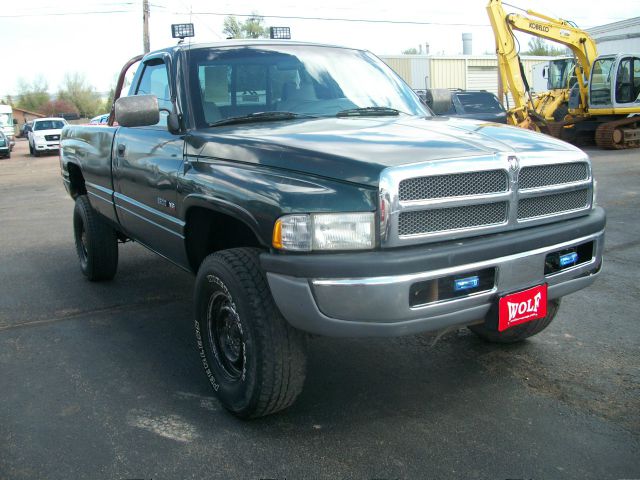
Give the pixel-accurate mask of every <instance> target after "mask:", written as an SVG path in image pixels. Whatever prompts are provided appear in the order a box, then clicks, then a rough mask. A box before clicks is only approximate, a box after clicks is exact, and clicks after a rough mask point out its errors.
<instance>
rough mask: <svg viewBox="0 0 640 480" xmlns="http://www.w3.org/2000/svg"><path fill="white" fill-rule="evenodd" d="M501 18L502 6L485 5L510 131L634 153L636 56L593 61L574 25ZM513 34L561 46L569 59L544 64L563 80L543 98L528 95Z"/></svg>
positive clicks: (638, 94)
mask: <svg viewBox="0 0 640 480" xmlns="http://www.w3.org/2000/svg"><path fill="white" fill-rule="evenodd" d="M523 11H524V12H525V13H526V15H519V14H515V13H509V14H507V13H506V12H505V10H504V9H503V7H502V0H489V3H488V5H487V13H488V14H489V20H490V21H491V27H492V28H493V32H494V35H495V40H496V54H497V56H498V68H499V71H500V78H501V81H502V86H503V89H504V93H505V94H507V93H510V94H511V97H512V98H513V101H514V104H515V105H514V106H513V107H512V108H510V109H509V110H508V112H507V121H508V123H509V124H511V125H516V126H519V127H522V128H528V129H532V130H537V131H541V132H544V133H548V134H550V135H553V136H556V137H560V138H564V139H567V140H570V141H571V140H575V139H577V138H580V137H590V138H593V139H594V140H595V142H596V144H597V145H598V146H600V147H602V148H609V149H622V148H635V147H640V116H633V115H640V54H616V55H601V56H598V52H597V49H596V44H595V42H594V40H593V39H592V38H591V37H590V36H589V35H588V34H587V33H586V32H585V31H583V30H581V29H579V28H578V27H577V26H576V25H575V24H573V23H572V22H569V21H567V20H562V19H556V18H553V17H549V16H547V15H544V14H542V13H538V12H534V11H532V10H523ZM514 31H519V32H525V33H528V34H530V35H534V36H537V37H541V38H544V39H546V40H551V41H553V42H556V43H559V44H561V45H564V46H565V47H567V48H568V49H569V50H571V52H572V54H573V58H572V59H559V60H557V61H555V62H556V63H555V64H554V63H553V62H552V63H551V64H550V72H549V73H551V71H552V68H554V67H558V68H563V72H565V74H564V77H563V78H564V79H565V80H566V81H565V80H563V81H561V82H559V84H556V85H555V86H556V87H558V88H554V89H551V90H549V91H548V92H544V93H542V94H539V95H537V96H536V97H535V98H534V97H533V96H532V95H531V93H530V89H529V85H528V83H527V79H526V77H525V73H524V69H523V66H522V62H521V61H520V56H519V47H518V43H517V39H516V37H515V35H514Z"/></svg>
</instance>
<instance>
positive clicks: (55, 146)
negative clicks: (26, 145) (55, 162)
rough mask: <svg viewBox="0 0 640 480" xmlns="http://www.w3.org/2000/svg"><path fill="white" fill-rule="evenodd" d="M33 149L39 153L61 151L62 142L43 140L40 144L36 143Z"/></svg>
mask: <svg viewBox="0 0 640 480" xmlns="http://www.w3.org/2000/svg"><path fill="white" fill-rule="evenodd" d="M33 147H34V148H35V149H36V150H38V151H39V152H40V151H45V150H59V149H60V141H59V140H54V141H48V140H42V141H39V142H34V144H33Z"/></svg>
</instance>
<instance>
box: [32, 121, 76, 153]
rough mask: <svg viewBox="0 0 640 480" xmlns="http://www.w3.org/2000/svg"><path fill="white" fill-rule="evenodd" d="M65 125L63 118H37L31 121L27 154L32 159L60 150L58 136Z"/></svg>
mask: <svg viewBox="0 0 640 480" xmlns="http://www.w3.org/2000/svg"><path fill="white" fill-rule="evenodd" d="M65 125H67V121H66V120H65V119H64V118H58V117H52V118H38V119H36V120H34V121H33V127H32V131H30V132H29V152H30V153H31V155H33V156H34V157H38V156H40V154H41V153H44V152H50V151H53V150H58V149H59V148H60V134H61V133H62V128H63V127H64V126H65Z"/></svg>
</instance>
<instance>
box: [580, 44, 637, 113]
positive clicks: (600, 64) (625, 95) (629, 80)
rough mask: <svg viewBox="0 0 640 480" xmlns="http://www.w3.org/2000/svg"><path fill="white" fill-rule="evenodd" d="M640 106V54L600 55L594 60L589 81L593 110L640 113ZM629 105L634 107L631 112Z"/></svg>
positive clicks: (593, 111) (597, 111)
mask: <svg viewBox="0 0 640 480" xmlns="http://www.w3.org/2000/svg"><path fill="white" fill-rule="evenodd" d="M639 108H640V57H639V56H634V55H631V54H618V55H602V56H599V57H598V58H597V59H596V61H595V62H594V63H593V68H592V69H591V79H590V82H589V109H590V111H591V113H592V114H618V113H638V109H639ZM628 109H630V110H633V111H629V112H627V111H626V110H628ZM601 110H605V112H601Z"/></svg>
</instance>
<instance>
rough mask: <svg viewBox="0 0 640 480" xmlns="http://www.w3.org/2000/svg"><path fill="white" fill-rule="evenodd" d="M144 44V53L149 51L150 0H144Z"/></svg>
mask: <svg viewBox="0 0 640 480" xmlns="http://www.w3.org/2000/svg"><path fill="white" fill-rule="evenodd" d="M142 44H143V48H144V53H149V50H151V48H150V46H149V0H142Z"/></svg>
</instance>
